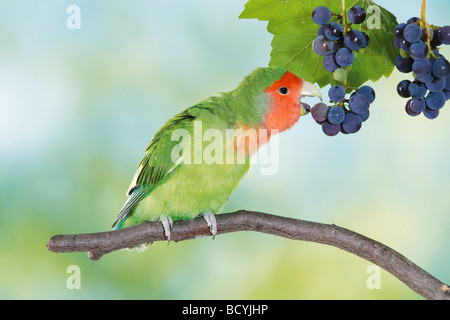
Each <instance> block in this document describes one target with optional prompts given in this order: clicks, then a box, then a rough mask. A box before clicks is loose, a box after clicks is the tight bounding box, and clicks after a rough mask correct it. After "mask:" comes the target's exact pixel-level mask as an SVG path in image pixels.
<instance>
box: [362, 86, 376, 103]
mask: <svg viewBox="0 0 450 320" xmlns="http://www.w3.org/2000/svg"><path fill="white" fill-rule="evenodd" d="M358 93H362V94H364V95H365V96H366V97H367V99H369V103H373V102H374V101H375V91H374V90H373V89H372V88H371V87H369V86H362V87H361V88H359V89H358Z"/></svg>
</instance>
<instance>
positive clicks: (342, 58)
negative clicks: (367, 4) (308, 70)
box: [312, 6, 370, 82]
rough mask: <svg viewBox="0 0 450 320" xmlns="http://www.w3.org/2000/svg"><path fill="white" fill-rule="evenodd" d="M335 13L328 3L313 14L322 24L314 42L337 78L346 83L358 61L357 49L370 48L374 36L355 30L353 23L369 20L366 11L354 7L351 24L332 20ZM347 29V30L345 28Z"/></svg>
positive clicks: (350, 17) (315, 19) (350, 19)
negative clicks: (355, 62) (349, 69)
mask: <svg viewBox="0 0 450 320" xmlns="http://www.w3.org/2000/svg"><path fill="white" fill-rule="evenodd" d="M333 15H335V16H338V17H339V15H337V14H332V13H331V11H330V9H328V8H327V7H324V6H320V7H317V8H316V9H314V11H313V13H312V19H313V21H314V22H315V23H316V24H318V25H320V28H319V30H318V31H317V37H316V38H315V39H314V41H313V50H314V52H315V53H316V54H318V55H319V56H323V57H324V59H323V66H324V67H325V69H326V70H327V71H329V72H333V77H334V79H335V80H336V81H340V82H342V81H343V80H344V79H345V76H346V73H345V70H344V68H347V67H349V66H351V65H352V64H353V62H354V61H355V54H354V51H358V50H360V49H363V48H365V47H367V46H368V45H369V43H370V38H369V36H368V35H367V34H366V33H365V32H361V31H359V30H352V29H351V25H352V24H361V23H363V22H364V20H365V19H366V11H365V10H364V9H363V8H361V7H359V6H354V7H352V8H350V9H349V11H348V19H349V21H350V24H348V25H345V26H343V25H342V24H341V23H339V22H330V20H331V17H332V16H333ZM344 28H345V29H344Z"/></svg>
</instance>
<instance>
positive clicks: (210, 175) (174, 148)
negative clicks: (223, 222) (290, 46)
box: [113, 68, 322, 241]
mask: <svg viewBox="0 0 450 320" xmlns="http://www.w3.org/2000/svg"><path fill="white" fill-rule="evenodd" d="M305 96H316V97H319V98H320V99H321V100H322V96H321V93H320V90H319V89H318V88H317V87H316V86H314V85H313V84H311V83H309V82H307V81H305V80H303V79H301V78H299V77H298V76H296V75H295V74H293V73H291V72H290V71H287V70H286V69H283V68H258V69H256V70H255V71H253V72H252V73H251V74H250V75H248V76H247V77H246V78H244V80H243V81H242V82H241V84H240V85H239V86H238V87H237V88H236V89H235V90H233V91H231V92H227V93H222V94H220V96H217V97H210V98H208V99H206V100H204V101H202V102H200V103H198V104H196V105H194V106H192V107H189V108H187V109H186V110H184V111H182V112H180V113H179V114H177V115H176V116H175V117H173V118H172V119H170V120H169V121H168V122H167V123H166V124H165V125H163V126H162V127H161V128H160V129H159V131H158V132H157V133H156V134H155V136H154V137H153V139H152V140H151V142H150V144H149V145H148V147H147V149H146V154H145V156H144V158H143V159H142V161H141V162H140V164H139V166H138V169H137V172H136V174H135V175H134V178H133V180H132V182H131V185H130V187H129V189H128V191H127V196H128V199H127V201H126V202H125V204H124V206H123V207H122V209H121V210H120V212H119V215H118V216H117V218H116V220H115V221H114V223H113V228H114V229H120V228H124V227H129V226H132V225H136V224H139V223H141V222H144V221H160V222H161V223H162V225H163V227H164V231H165V235H166V237H167V238H168V240H169V241H170V231H171V228H172V224H173V221H176V220H183V219H185V220H189V219H193V218H195V217H197V216H199V215H202V216H203V218H204V219H205V221H206V224H207V225H208V227H209V229H210V231H211V234H212V235H213V237H214V236H215V235H216V233H217V223H216V219H215V216H214V215H215V214H219V213H221V211H222V209H223V208H224V206H225V204H226V203H227V202H228V199H229V198H230V196H231V194H232V193H233V191H234V190H235V189H236V187H237V186H238V183H239V181H240V180H241V179H242V178H243V177H244V175H245V174H246V173H247V172H248V170H249V168H250V158H251V157H252V155H254V154H255V153H256V151H257V150H258V148H259V147H260V146H261V145H263V144H264V143H267V142H268V141H269V139H270V137H271V136H273V135H274V134H277V133H279V132H282V131H285V130H287V129H289V128H291V127H292V126H293V125H294V124H295V123H297V121H298V120H299V118H300V116H302V115H305V114H307V113H309V112H310V108H309V106H308V105H307V104H305V103H302V102H301V99H302V98H303V97H305ZM211 137H214V140H213V139H212V138H211ZM205 140H210V141H212V142H211V143H205ZM211 145H214V147H211Z"/></svg>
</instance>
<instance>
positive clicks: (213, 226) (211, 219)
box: [202, 212, 217, 240]
mask: <svg viewBox="0 0 450 320" xmlns="http://www.w3.org/2000/svg"><path fill="white" fill-rule="evenodd" d="M202 216H203V219H205V221H206V225H207V226H208V228H209V231H210V232H211V234H212V238H213V240H214V238H215V237H216V234H217V221H216V217H215V216H214V213H212V212H206V213H203V214H202Z"/></svg>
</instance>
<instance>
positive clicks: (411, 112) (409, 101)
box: [405, 99, 420, 117]
mask: <svg viewBox="0 0 450 320" xmlns="http://www.w3.org/2000/svg"><path fill="white" fill-rule="evenodd" d="M411 102H412V99H411V100H408V102H406V107H405V111H406V113H407V114H408V115H410V116H411V117H416V116H418V115H419V114H420V112H414V111H412V110H411Z"/></svg>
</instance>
